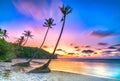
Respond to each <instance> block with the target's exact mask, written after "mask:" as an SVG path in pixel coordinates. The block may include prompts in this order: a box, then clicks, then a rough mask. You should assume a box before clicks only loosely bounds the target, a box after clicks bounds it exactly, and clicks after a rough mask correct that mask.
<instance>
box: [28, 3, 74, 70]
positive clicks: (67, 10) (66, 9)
mask: <svg viewBox="0 0 120 81" xmlns="http://www.w3.org/2000/svg"><path fill="white" fill-rule="evenodd" d="M60 11H61V12H62V14H63V17H62V19H61V22H63V24H62V28H61V32H60V35H59V37H58V40H57V43H56V45H55V48H54V51H53V53H52V54H53V55H54V54H55V51H56V49H57V46H58V44H59V41H60V39H61V36H62V33H63V30H64V25H65V20H66V16H67V15H68V14H69V13H71V12H72V8H71V7H70V6H64V5H63V6H62V7H60ZM51 60H52V58H50V59H49V60H48V62H47V63H46V64H44V65H43V66H41V67H39V68H36V69H35V70H32V71H30V72H33V71H36V70H40V71H42V70H44V69H47V70H48V72H50V70H49V68H48V66H49V64H50V62H51Z"/></svg>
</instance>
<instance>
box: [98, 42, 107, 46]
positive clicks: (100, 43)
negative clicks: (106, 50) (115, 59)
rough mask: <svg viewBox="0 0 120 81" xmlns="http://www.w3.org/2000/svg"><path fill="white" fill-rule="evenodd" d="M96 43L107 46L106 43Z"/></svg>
mask: <svg viewBox="0 0 120 81" xmlns="http://www.w3.org/2000/svg"><path fill="white" fill-rule="evenodd" d="M98 45H101V46H107V45H108V43H103V42H99V43H98Z"/></svg>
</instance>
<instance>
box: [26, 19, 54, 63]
mask: <svg viewBox="0 0 120 81" xmlns="http://www.w3.org/2000/svg"><path fill="white" fill-rule="evenodd" d="M55 25H56V24H54V19H53V18H49V19H45V22H44V24H43V26H44V27H47V31H46V33H45V36H44V40H43V42H42V44H41V45H40V47H39V48H40V49H41V48H42V46H43V45H44V43H45V40H46V37H47V35H48V32H49V29H50V28H52V27H53V26H55ZM38 52H39V50H38V51H36V52H35V53H34V55H33V57H32V58H31V59H30V60H29V61H28V63H30V62H31V61H32V59H33V58H34V57H35V56H36V55H37V54H38Z"/></svg>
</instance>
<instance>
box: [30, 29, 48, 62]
mask: <svg viewBox="0 0 120 81" xmlns="http://www.w3.org/2000/svg"><path fill="white" fill-rule="evenodd" d="M49 29H50V27H48V29H47V31H46V33H45V36H44V40H43V42H42V44H41V46H40V47H39V48H42V46H43V45H44V43H45V40H46V37H47V34H48V31H49ZM38 51H39V49H38V50H37V51H36V52H35V53H34V55H33V57H32V58H31V59H30V60H29V61H28V62H31V61H32V59H33V58H34V57H36V55H37V54H38Z"/></svg>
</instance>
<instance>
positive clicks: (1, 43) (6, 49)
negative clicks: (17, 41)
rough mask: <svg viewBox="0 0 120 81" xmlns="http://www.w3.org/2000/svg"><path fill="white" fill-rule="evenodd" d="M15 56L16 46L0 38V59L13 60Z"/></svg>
mask: <svg viewBox="0 0 120 81" xmlns="http://www.w3.org/2000/svg"><path fill="white" fill-rule="evenodd" d="M13 56H14V46H13V44H10V43H8V42H6V41H5V40H3V39H0V61H8V60H11V59H12V57H13Z"/></svg>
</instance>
